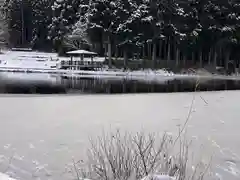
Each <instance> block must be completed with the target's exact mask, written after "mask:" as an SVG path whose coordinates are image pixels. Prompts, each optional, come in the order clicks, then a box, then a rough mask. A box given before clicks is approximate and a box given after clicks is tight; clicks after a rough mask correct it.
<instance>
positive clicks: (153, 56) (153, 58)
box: [152, 43, 157, 69]
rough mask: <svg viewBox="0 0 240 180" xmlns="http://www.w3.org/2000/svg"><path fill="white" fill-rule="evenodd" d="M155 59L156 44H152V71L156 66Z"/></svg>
mask: <svg viewBox="0 0 240 180" xmlns="http://www.w3.org/2000/svg"><path fill="white" fill-rule="evenodd" d="M156 58H157V45H156V43H153V49H152V68H153V69H154V68H155V66H156Z"/></svg>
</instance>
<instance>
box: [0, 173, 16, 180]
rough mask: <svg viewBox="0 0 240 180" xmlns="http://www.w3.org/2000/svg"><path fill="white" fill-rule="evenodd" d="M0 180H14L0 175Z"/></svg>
mask: <svg viewBox="0 0 240 180" xmlns="http://www.w3.org/2000/svg"><path fill="white" fill-rule="evenodd" d="M0 180H15V179H13V178H10V177H9V176H8V175H6V174H3V173H0Z"/></svg>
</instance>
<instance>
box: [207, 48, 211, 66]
mask: <svg viewBox="0 0 240 180" xmlns="http://www.w3.org/2000/svg"><path fill="white" fill-rule="evenodd" d="M211 57H212V49H211V48H210V50H209V53H208V65H211Z"/></svg>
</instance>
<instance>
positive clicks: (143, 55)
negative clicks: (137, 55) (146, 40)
mask: <svg viewBox="0 0 240 180" xmlns="http://www.w3.org/2000/svg"><path fill="white" fill-rule="evenodd" d="M145 57H146V53H145V44H144V45H143V47H142V59H145Z"/></svg>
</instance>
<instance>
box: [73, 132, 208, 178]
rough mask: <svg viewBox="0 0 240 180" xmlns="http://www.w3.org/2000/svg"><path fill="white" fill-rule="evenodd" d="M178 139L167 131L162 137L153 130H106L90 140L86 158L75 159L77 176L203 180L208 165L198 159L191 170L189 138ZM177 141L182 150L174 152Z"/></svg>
mask: <svg viewBox="0 0 240 180" xmlns="http://www.w3.org/2000/svg"><path fill="white" fill-rule="evenodd" d="M177 141H178V142H177V143H176V141H174V140H173V138H172V137H171V136H169V135H167V134H164V135H163V136H162V138H161V140H160V141H159V138H158V137H157V136H156V135H154V134H148V135H146V134H144V133H138V134H136V135H131V134H128V133H125V134H122V133H120V131H117V132H115V133H110V134H108V135H106V134H103V135H102V136H100V137H98V138H97V139H95V140H91V141H90V142H91V148H89V150H88V158H87V161H86V162H83V161H80V162H78V163H75V164H74V168H75V172H76V174H77V177H78V179H81V178H89V179H93V180H138V179H142V178H143V177H146V176H149V175H153V174H166V175H169V176H171V177H174V178H175V179H177V180H185V179H190V180H203V179H204V176H205V175H206V173H207V171H208V168H209V165H208V164H201V163H199V164H198V165H197V166H196V167H197V168H195V169H194V170H191V171H189V168H188V167H190V164H189V163H190V162H189V159H188V157H189V153H188V150H189V142H187V141H186V139H185V138H184V139H182V138H181V137H180V138H179V137H178V139H177ZM176 144H178V146H179V150H178V152H177V153H176V154H175V155H174V149H175V150H176ZM177 149H178V148H177ZM191 167H192V166H191ZM80 177H81V178H80Z"/></svg>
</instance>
